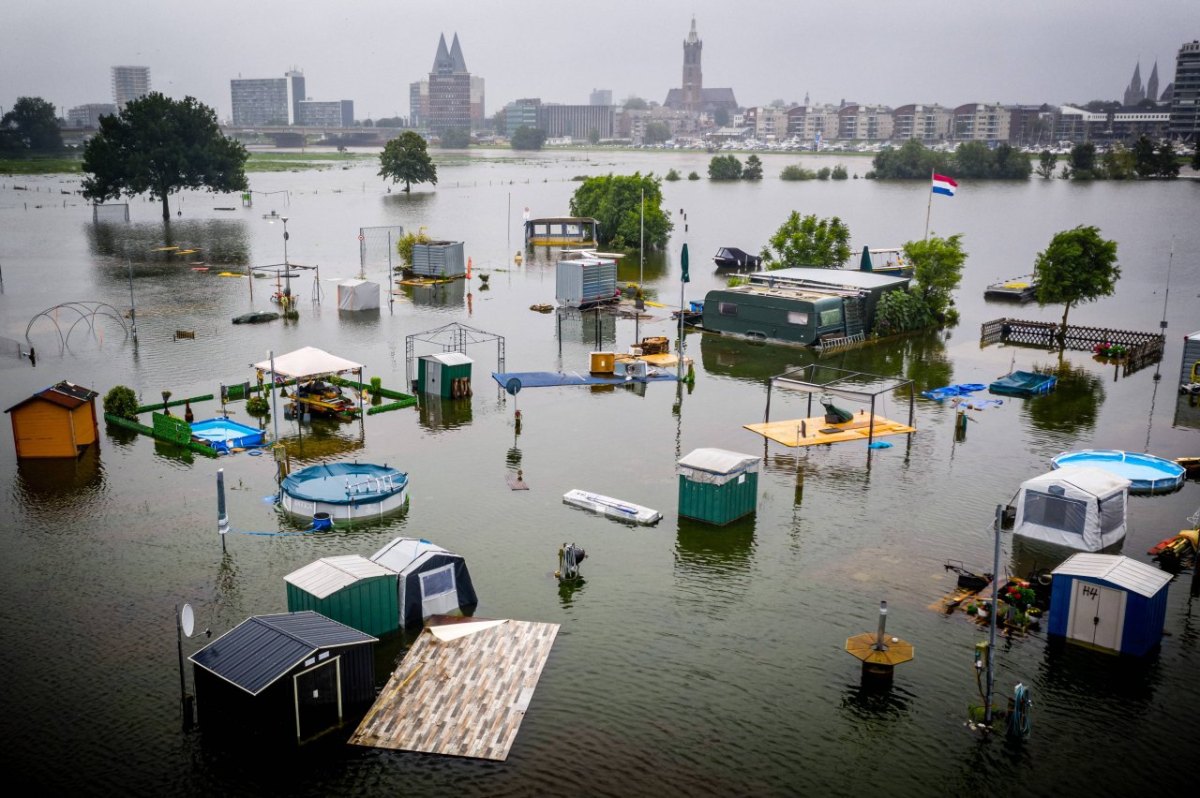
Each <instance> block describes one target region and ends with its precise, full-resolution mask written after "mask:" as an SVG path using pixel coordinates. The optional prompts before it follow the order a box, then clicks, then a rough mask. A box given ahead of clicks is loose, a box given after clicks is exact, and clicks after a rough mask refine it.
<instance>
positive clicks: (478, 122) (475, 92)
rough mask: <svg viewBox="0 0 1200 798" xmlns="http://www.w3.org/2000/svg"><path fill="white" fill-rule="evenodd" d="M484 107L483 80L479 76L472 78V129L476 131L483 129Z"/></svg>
mask: <svg viewBox="0 0 1200 798" xmlns="http://www.w3.org/2000/svg"><path fill="white" fill-rule="evenodd" d="M484 116H485V111H484V106H483V78H481V77H480V76H479V75H472V76H471V129H473V130H476V129H478V128H480V127H483V122H484Z"/></svg>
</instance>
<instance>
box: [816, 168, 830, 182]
mask: <svg viewBox="0 0 1200 798" xmlns="http://www.w3.org/2000/svg"><path fill="white" fill-rule="evenodd" d="M832 174H833V170H832V169H830V168H829V167H828V166H822V167H821V168H820V169H818V170H817V180H828V179H829V176H830V175H832Z"/></svg>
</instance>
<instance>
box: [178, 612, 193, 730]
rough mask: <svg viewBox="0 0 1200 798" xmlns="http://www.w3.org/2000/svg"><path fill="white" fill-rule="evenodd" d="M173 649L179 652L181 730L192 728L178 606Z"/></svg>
mask: <svg viewBox="0 0 1200 798" xmlns="http://www.w3.org/2000/svg"><path fill="white" fill-rule="evenodd" d="M175 648H176V650H177V651H178V652H179V708H180V711H181V713H182V715H183V730H184V731H188V730H189V729H191V728H192V703H191V701H189V700H188V694H187V682H186V681H185V680H184V675H183V622H182V621H181V620H180V616H179V605H178V604H176V605H175Z"/></svg>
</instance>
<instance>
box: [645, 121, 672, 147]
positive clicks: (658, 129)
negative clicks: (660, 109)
mask: <svg viewBox="0 0 1200 798" xmlns="http://www.w3.org/2000/svg"><path fill="white" fill-rule="evenodd" d="M670 138H671V126H670V125H668V124H667V123H666V122H647V123H646V131H645V133H643V134H642V141H644V142H645V143H647V144H662V143H663V142H664V141H667V140H668V139H670Z"/></svg>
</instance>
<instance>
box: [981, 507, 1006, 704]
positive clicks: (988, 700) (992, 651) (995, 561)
mask: <svg viewBox="0 0 1200 798" xmlns="http://www.w3.org/2000/svg"><path fill="white" fill-rule="evenodd" d="M1003 517H1004V505H1002V504H997V505H996V520H995V521H994V522H993V524H992V529H993V531H994V532H995V538H996V545H995V550H994V552H993V554H992V620H991V624H990V626H989V628H988V656H987V692H986V694H985V695H984V699H983V722H984V723H985V724H987V725H988V726H991V725H992V688H993V687H994V686H995V683H996V602H997V600H998V599H999V597H1000V522H1001V519H1002V518H1003Z"/></svg>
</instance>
